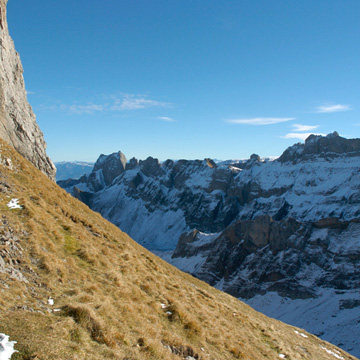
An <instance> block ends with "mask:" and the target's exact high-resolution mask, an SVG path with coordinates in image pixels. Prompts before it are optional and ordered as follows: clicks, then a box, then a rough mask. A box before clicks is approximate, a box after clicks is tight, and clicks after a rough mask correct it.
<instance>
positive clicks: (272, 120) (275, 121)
mask: <svg viewBox="0 0 360 360" xmlns="http://www.w3.org/2000/svg"><path fill="white" fill-rule="evenodd" d="M291 120H295V118H252V119H230V120H226V122H228V123H231V124H242V125H272V124H278V123H283V122H286V121H291Z"/></svg>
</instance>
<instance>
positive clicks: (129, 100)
mask: <svg viewBox="0 0 360 360" xmlns="http://www.w3.org/2000/svg"><path fill="white" fill-rule="evenodd" d="M104 100H105V101H106V102H105V101H97V103H96V104H95V103H92V102H88V103H85V104H73V105H68V104H61V105H59V104H54V105H48V104H46V105H40V106H39V107H40V108H41V109H42V110H53V111H59V110H61V111H66V112H69V113H70V114H73V115H80V114H94V113H96V112H98V113H99V112H105V111H108V112H123V111H133V110H139V109H149V108H155V107H160V108H170V107H172V106H173V104H171V103H168V102H162V101H156V100H152V99H149V98H148V97H147V96H146V95H132V94H124V95H119V94H116V95H111V96H110V97H104ZM169 119H170V118H168V119H166V118H165V117H164V118H163V119H162V120H164V121H171V120H169Z"/></svg>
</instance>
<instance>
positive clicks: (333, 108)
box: [315, 104, 351, 114]
mask: <svg viewBox="0 0 360 360" xmlns="http://www.w3.org/2000/svg"><path fill="white" fill-rule="evenodd" d="M349 110H351V106H350V105H344V104H335V105H323V106H318V107H317V108H316V110H315V112H316V113H320V114H327V113H334V112H341V111H349Z"/></svg>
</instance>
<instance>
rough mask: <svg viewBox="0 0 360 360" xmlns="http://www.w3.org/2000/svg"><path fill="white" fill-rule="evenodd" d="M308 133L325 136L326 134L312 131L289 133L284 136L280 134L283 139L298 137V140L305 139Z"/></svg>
mask: <svg viewBox="0 0 360 360" xmlns="http://www.w3.org/2000/svg"><path fill="white" fill-rule="evenodd" d="M310 135H321V136H325V135H326V134H314V133H289V134H286V135H285V136H280V137H281V138H283V139H300V140H303V141H304V140H306V139H307V138H308V137H309V136H310Z"/></svg>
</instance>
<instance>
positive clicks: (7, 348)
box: [0, 333, 17, 360]
mask: <svg viewBox="0 0 360 360" xmlns="http://www.w3.org/2000/svg"><path fill="white" fill-rule="evenodd" d="M15 344H16V341H9V336H8V335H5V334H2V333H0V360H10V359H11V355H12V354H13V353H15V352H17V350H15V349H14V346H15Z"/></svg>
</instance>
